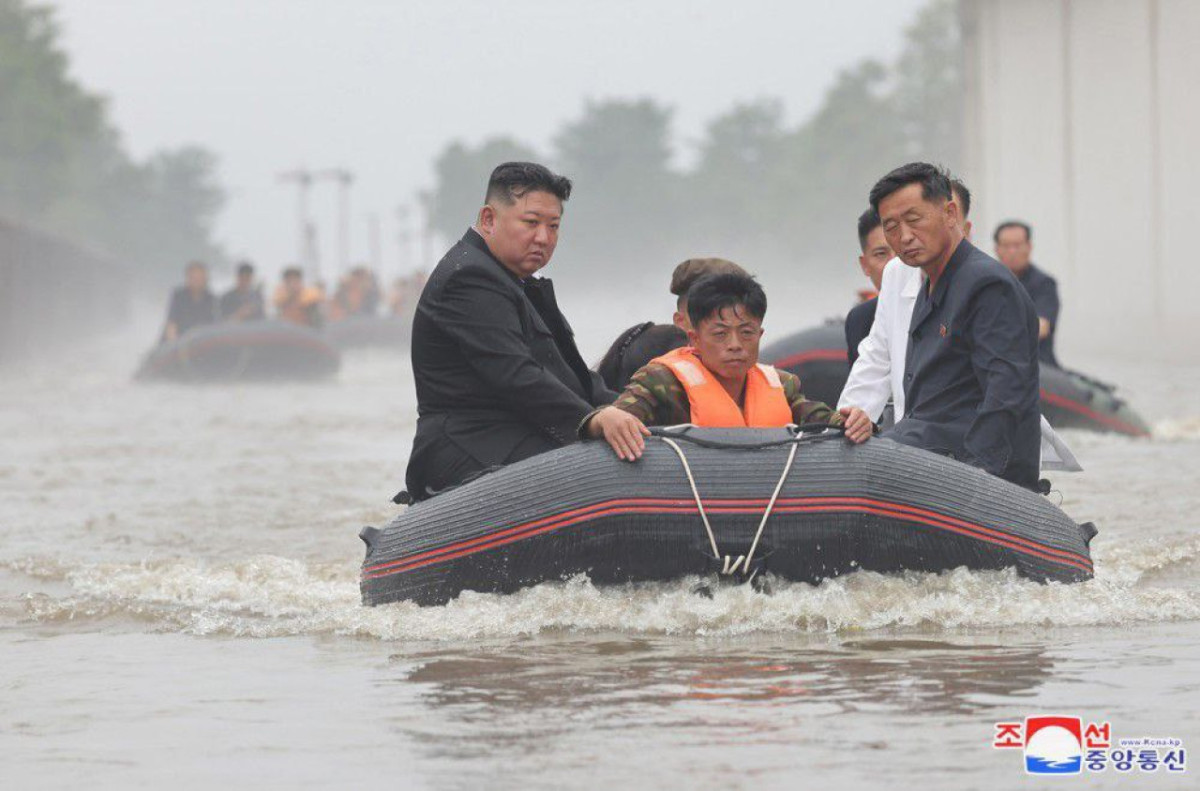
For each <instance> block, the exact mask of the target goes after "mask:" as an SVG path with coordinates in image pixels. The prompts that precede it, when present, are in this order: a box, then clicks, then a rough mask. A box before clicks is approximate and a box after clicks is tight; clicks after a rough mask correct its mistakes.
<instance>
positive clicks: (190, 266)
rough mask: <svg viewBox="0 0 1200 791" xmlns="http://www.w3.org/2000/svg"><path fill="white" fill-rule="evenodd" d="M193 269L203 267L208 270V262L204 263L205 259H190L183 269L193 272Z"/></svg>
mask: <svg viewBox="0 0 1200 791" xmlns="http://www.w3.org/2000/svg"><path fill="white" fill-rule="evenodd" d="M193 269H202V270H204V271H205V272H207V271H208V264H206V263H204V262H203V261H188V262H187V266H185V267H184V268H183V271H184V272H191V271H192V270H193Z"/></svg>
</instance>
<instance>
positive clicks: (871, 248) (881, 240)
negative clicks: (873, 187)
mask: <svg viewBox="0 0 1200 791" xmlns="http://www.w3.org/2000/svg"><path fill="white" fill-rule="evenodd" d="M858 245H859V248H860V249H861V250H862V255H860V256H859V257H858V265H859V267H860V268H861V269H862V273H863V274H864V275H865V276H866V278H867V279H868V280H870V281H871V286H872V287H873V288H874V289H875V291H874V293H873V294H869V295H865V297H864V299H863V301H862V302H859V303H858V304H857V305H855V306H854V307H853V308H851V309H850V312H849V313H848V314H846V354H847V356H848V357H849V360H850V365H854V361H855V360H857V359H858V345H859V344H860V343H862V341H863V338H865V337H867V334H868V333H870V331H871V325H872V324H874V323H875V309H876V308H877V307H878V306H879V299H878V297H879V289H880V287H881V281H882V280H883V269H884V267H886V266H887V263H888V261H890V260H892V259H893V258H894V257H895V254H894V253H893V252H892V248H890V247H888V243H887V238H886V237H885V236H884V235H883V228H881V227H880V226H879V215H877V214H875V210H874V209H871V208H868V209H867V210H866V211H865V212H863V213H862V214H860V215H859V217H858Z"/></svg>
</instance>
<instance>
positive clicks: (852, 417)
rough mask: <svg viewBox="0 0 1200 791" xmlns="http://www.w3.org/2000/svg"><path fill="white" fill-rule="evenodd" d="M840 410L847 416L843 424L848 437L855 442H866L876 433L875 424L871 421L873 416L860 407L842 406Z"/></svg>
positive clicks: (843, 415) (844, 416)
mask: <svg viewBox="0 0 1200 791" xmlns="http://www.w3.org/2000/svg"><path fill="white" fill-rule="evenodd" d="M838 412H840V413H841V415H842V417H843V418H845V422H844V423H843V424H842V426H843V428H844V429H845V432H846V439H848V440H850V441H851V442H853V443H854V444H856V445H859V444H862V443H863V442H866V441H867V440H868V439H869V438H870V437H871V435H872V434H873V433H875V424H874V423H872V422H871V417H870V416H869V415H868V414H867V413H866V412H864V411H863V410H861V409H859V408H858V407H856V406H847V407H842V408H841V409H839V410H838Z"/></svg>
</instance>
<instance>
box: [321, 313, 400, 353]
mask: <svg viewBox="0 0 1200 791" xmlns="http://www.w3.org/2000/svg"><path fill="white" fill-rule="evenodd" d="M411 332H412V318H411V317H410V318H403V317H399V316H395V317H393V316H348V317H347V318H344V319H341V320H340V321H332V322H330V323H329V324H328V325H326V327H325V337H327V338H328V339H329V342H330V343H332V344H333V345H334V346H336V347H337V348H339V349H367V348H382V349H407V348H408V345H409V336H410V335H411Z"/></svg>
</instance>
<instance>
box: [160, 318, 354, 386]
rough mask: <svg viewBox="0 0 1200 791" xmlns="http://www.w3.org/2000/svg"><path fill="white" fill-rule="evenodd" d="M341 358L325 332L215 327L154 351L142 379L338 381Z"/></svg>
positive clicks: (259, 324) (281, 325)
mask: <svg viewBox="0 0 1200 791" xmlns="http://www.w3.org/2000/svg"><path fill="white" fill-rule="evenodd" d="M339 367H341V355H340V353H339V352H338V350H337V349H335V348H334V347H333V346H331V345H330V344H329V342H328V341H327V340H326V339H325V338H323V337H322V336H321V335H320V333H318V332H316V331H314V330H311V329H309V328H307V327H301V326H298V325H296V324H292V323H290V322H286V321H277V320H266V321H240V322H227V323H224V324H210V325H207V326H204V327H197V328H195V329H193V330H190V331H189V332H188V333H187V334H185V335H184V336H183V337H182V338H179V339H178V340H175V341H170V342H168V343H164V344H162V345H161V346H159V347H158V348H156V349H154V350H153V351H151V352H150V353H149V354H148V355H147V356H146V359H145V360H144V361H143V363H142V366H141V368H140V369H139V370H138V373H137V378H138V379H143V380H151V379H168V380H174V381H182V382H228V381H237V380H307V379H321V378H324V377H327V376H333V375H334V374H336V373H337V371H338V368H339Z"/></svg>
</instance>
